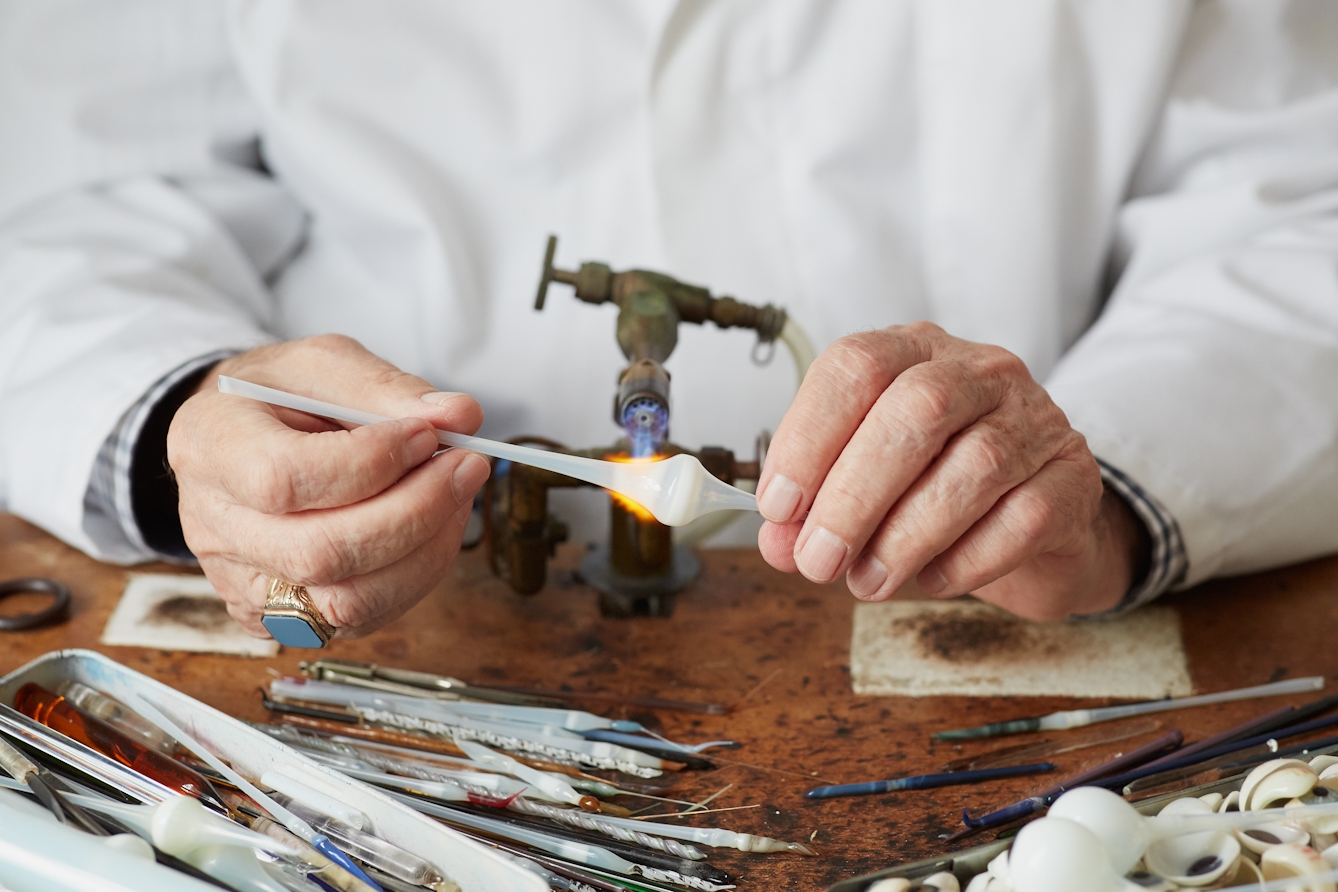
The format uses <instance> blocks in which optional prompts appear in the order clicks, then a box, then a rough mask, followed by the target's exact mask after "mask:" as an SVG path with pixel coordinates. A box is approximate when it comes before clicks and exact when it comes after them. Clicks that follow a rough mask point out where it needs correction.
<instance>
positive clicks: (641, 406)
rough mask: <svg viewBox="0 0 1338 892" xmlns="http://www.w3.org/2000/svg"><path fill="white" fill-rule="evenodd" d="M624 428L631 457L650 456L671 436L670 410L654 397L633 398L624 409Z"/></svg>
mask: <svg viewBox="0 0 1338 892" xmlns="http://www.w3.org/2000/svg"><path fill="white" fill-rule="evenodd" d="M623 430H625V431H627V442H628V444H629V446H628V451H629V453H630V454H631V457H632V458H650V457H651V456H653V455H655V454H656V453H658V452H659V451H660V447H661V446H663V445H664V441H665V439H666V438H667V437H668V436H669V412H668V410H666V409H665V408H664V406H662V405H660V404H659V403H658V402H656V401H655V400H652V399H648V398H642V399H635V400H632V401H631V402H630V403H628V404H627V406H626V408H624V409H623Z"/></svg>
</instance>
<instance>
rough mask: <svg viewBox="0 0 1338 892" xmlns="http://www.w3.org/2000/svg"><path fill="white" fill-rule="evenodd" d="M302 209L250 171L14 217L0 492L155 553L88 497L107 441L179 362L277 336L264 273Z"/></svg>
mask: <svg viewBox="0 0 1338 892" xmlns="http://www.w3.org/2000/svg"><path fill="white" fill-rule="evenodd" d="M302 225H303V217H302V215H301V212H300V210H299V209H297V208H296V206H295V204H293V202H292V201H291V199H288V198H286V196H284V195H282V193H281V190H279V188H278V186H276V185H274V184H273V182H272V181H269V180H267V179H266V178H264V177H262V176H260V175H258V174H253V173H250V172H247V171H242V170H236V171H232V170H228V171H221V172H215V173H210V174H201V175H198V176H194V177H189V178H184V179H180V178H179V179H172V178H167V177H159V176H138V177H132V178H128V179H123V180H119V181H115V182H111V183H107V184H103V185H99V186H91V187H87V188H81V189H78V190H74V191H71V192H68V193H65V194H62V195H58V196H55V197H52V198H50V199H48V200H45V201H42V202H40V203H38V204H36V205H33V206H30V207H29V208H27V209H26V210H23V211H21V212H19V213H16V214H14V215H12V216H10V217H9V218H8V219H7V220H5V221H4V222H3V223H0V507H3V508H5V509H6V510H9V511H12V512H14V513H15V514H18V515H20V516H22V517H24V518H26V519H27V520H29V521H31V522H33V523H35V524H37V525H38V526H41V527H43V528H45V529H47V530H49V531H50V532H52V533H54V534H55V535H57V536H59V537H60V538H62V539H64V540H65V541H66V542H69V543H70V544H72V545H75V546H76V547H78V548H80V549H82V550H84V551H86V552H88V553H89V554H92V555H93V556H95V557H98V558H101V559H104V560H110V561H115V562H119V563H130V562H134V561H137V560H143V559H146V558H149V557H152V555H151V554H148V553H145V552H144V550H143V549H142V548H139V547H136V546H135V545H133V544H132V543H131V542H130V541H129V540H128V539H127V538H126V537H125V536H124V535H123V534H121V532H120V531H119V530H117V529H116V528H115V525H114V524H107V523H105V522H102V521H105V518H102V519H101V520H100V519H99V518H98V517H97V516H96V512H94V514H87V513H86V511H85V500H86V495H87V493H88V491H89V488H90V476H91V474H92V472H93V469H94V467H95V464H96V460H97V457H98V453H99V451H100V450H101V449H102V448H103V446H104V444H105V443H106V442H107V440H108V437H109V435H111V433H112V432H113V431H114V430H116V429H117V427H118V425H119V424H120V422H121V420H122V419H123V417H124V416H125V415H126V413H127V412H128V411H129V410H130V409H131V408H132V407H134V406H136V404H137V403H139V402H140V401H141V399H142V398H143V397H144V396H145V394H147V393H149V391H150V390H151V389H152V388H153V387H154V385H155V383H157V382H160V381H162V380H164V378H165V377H166V376H168V375H170V374H171V373H172V372H173V371H174V370H177V369H180V368H182V367H184V366H186V365H187V364H189V363H190V362H192V361H193V360H196V359H198V358H200V357H203V356H206V355H207V354H213V353H219V352H220V351H238V350H246V349H249V348H251V347H254V346H257V345H259V344H261V343H265V342H267V341H270V340H273V338H272V337H271V335H270V334H268V333H267V329H268V328H269V326H270V325H271V324H272V320H273V315H274V307H273V301H272V296H271V294H270V292H269V290H268V288H267V287H266V285H265V282H264V278H263V277H264V274H265V273H266V272H270V271H272V270H273V269H274V268H276V267H277V266H278V265H280V264H281V263H282V261H283V259H284V258H285V257H286V256H287V255H288V254H290V253H291V251H292V250H295V247H296V246H297V245H298V244H300V232H301V228H302Z"/></svg>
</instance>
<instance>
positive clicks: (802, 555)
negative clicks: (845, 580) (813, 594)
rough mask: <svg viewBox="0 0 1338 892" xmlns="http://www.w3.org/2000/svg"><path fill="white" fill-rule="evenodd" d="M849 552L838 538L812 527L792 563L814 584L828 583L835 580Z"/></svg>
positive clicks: (847, 547)
mask: <svg viewBox="0 0 1338 892" xmlns="http://www.w3.org/2000/svg"><path fill="white" fill-rule="evenodd" d="M849 552H850V547H849V546H848V545H846V543H845V542H843V541H842V540H841V537H840V536H837V535H835V534H834V533H831V532H828V531H827V530H826V529H824V528H822V527H814V528H813V532H811V533H809V535H808V541H807V542H805V543H804V547H803V548H802V549H801V550H800V552H799V554H798V555H797V556H796V557H795V559H794V562H795V564H796V565H797V566H798V567H799V572H800V573H803V574H804V575H805V576H807V577H808V578H809V579H811V580H813V581H814V582H830V581H831V580H833V579H835V578H836V571H837V570H839V569H840V568H841V562H842V561H844V560H845V559H846V555H847V554H848V553H849Z"/></svg>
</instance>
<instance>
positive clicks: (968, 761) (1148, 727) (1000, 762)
mask: <svg viewBox="0 0 1338 892" xmlns="http://www.w3.org/2000/svg"><path fill="white" fill-rule="evenodd" d="M1287 708H1288V709H1290V708H1291V707H1287ZM1161 729H1162V724H1161V722H1159V721H1157V720H1156V719H1144V720H1142V721H1137V722H1130V723H1129V724H1128V725H1126V726H1125V727H1123V728H1110V729H1105V728H1097V729H1095V730H1093V731H1088V732H1086V733H1085V734H1065V735H1064V738H1063V739H1062V740H1042V741H1041V742H1040V743H1021V744H1017V745H1015V746H1004V747H999V748H998V749H993V750H988V751H986V752H983V753H977V754H976V755H974V756H962V757H961V758H959V759H953V760H951V761H948V762H944V763H943V764H942V765H940V766H939V771H969V770H971V769H973V768H1002V767H1003V766H1005V765H1025V764H1027V763H1028V762H1034V761H1039V760H1042V759H1046V758H1048V757H1050V756H1058V755H1062V754H1064V753H1071V752H1074V751H1076V750H1081V749H1087V748H1088V747H1093V746H1101V745H1102V744H1107V743H1118V742H1119V741H1121V740H1128V739H1129V738H1131V737H1141V736H1143V735H1144V734H1151V733H1153V732H1154V731H1160V730H1161Z"/></svg>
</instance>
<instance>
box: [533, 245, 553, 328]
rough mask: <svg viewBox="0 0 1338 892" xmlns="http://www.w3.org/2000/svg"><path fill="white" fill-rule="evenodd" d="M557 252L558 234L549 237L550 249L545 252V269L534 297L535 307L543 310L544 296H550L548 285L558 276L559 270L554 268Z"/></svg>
mask: <svg viewBox="0 0 1338 892" xmlns="http://www.w3.org/2000/svg"><path fill="white" fill-rule="evenodd" d="M556 253H557V236H555V235H550V236H549V237H548V250H547V251H545V252H544V271H543V275H541V276H540V277H539V293H538V294H536V295H535V297H534V308H535V309H536V310H542V309H543V308H544V298H546V297H547V296H548V286H549V285H550V284H551V283H552V281H553V279H554V278H556V273H557V270H555V269H553V255H554V254H556Z"/></svg>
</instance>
